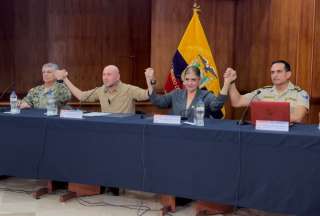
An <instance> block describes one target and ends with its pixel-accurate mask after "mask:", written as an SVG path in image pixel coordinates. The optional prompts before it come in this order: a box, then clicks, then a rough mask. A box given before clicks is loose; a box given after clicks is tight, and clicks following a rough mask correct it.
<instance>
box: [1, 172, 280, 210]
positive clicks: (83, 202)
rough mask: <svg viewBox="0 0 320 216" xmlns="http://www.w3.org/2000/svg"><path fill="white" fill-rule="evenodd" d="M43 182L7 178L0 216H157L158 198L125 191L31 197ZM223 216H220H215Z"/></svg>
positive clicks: (189, 206)
mask: <svg viewBox="0 0 320 216" xmlns="http://www.w3.org/2000/svg"><path fill="white" fill-rule="evenodd" d="M45 185H46V182H45V181H39V180H27V179H19V178H12V177H11V178H8V179H4V180H1V181H0V216H57V215H59V216H62V215H63V216H71V215H76V216H87V215H90V216H124V215H125V216H143V215H144V216H160V215H161V212H160V209H161V207H162V206H161V205H160V203H159V197H158V196H157V195H155V194H152V193H144V192H138V191H126V192H125V193H123V194H121V195H120V196H112V195H110V194H101V195H97V196H90V197H82V198H79V199H73V200H71V201H68V202H65V203H61V202H59V196H60V195H61V194H63V193H65V192H66V191H63V190H60V191H57V192H55V193H53V194H50V195H44V196H43V197H41V199H38V200H36V199H34V198H33V197H32V196H31V193H32V192H33V191H35V190H36V189H38V188H41V187H43V186H45ZM193 206H194V203H191V204H189V205H187V206H186V207H180V208H178V209H177V211H176V212H175V213H172V214H170V215H172V216H193V215H195V211H194V208H193ZM218 216H222V215H218ZM226 216H283V215H280V214H271V213H266V212H263V211H258V210H254V209H238V210H236V211H235V212H234V213H232V214H227V215H226Z"/></svg>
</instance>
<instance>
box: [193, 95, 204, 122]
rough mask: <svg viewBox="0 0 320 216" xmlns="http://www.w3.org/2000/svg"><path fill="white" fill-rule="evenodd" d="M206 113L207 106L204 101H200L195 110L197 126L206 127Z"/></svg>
mask: <svg viewBox="0 0 320 216" xmlns="http://www.w3.org/2000/svg"><path fill="white" fill-rule="evenodd" d="M204 112H205V105H204V103H203V101H202V100H201V99H200V100H199V101H198V103H197V105H196V109H195V122H194V123H195V125H197V126H204Z"/></svg>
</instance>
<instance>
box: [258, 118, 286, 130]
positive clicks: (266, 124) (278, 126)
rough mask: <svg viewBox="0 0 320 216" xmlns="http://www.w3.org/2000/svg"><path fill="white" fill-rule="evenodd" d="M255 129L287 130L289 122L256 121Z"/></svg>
mask: <svg viewBox="0 0 320 216" xmlns="http://www.w3.org/2000/svg"><path fill="white" fill-rule="evenodd" d="M256 130H267V131H285V132H288V131H289V122H287V121H264V120H257V121H256Z"/></svg>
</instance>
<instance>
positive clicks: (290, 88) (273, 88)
mask: <svg viewBox="0 0 320 216" xmlns="http://www.w3.org/2000/svg"><path fill="white" fill-rule="evenodd" d="M294 88H295V86H294V85H293V84H292V82H290V81H289V83H288V86H287V89H286V90H285V91H283V92H282V93H281V95H283V94H285V93H287V92H288V91H289V90H292V89H294ZM272 91H273V92H274V93H276V94H278V91H277V89H276V87H275V86H273V87H272Z"/></svg>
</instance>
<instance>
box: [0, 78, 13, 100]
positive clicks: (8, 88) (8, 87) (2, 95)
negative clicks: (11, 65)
mask: <svg viewBox="0 0 320 216" xmlns="http://www.w3.org/2000/svg"><path fill="white" fill-rule="evenodd" d="M14 84H15V82H12V83H11V84H10V85H8V86H7V88H5V90H3V92H2V94H1V95H0V100H1V99H2V98H3V97H4V95H5V94H6V93H7V92H8V91H9V90H10V89H11V87H12V86H14Z"/></svg>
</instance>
